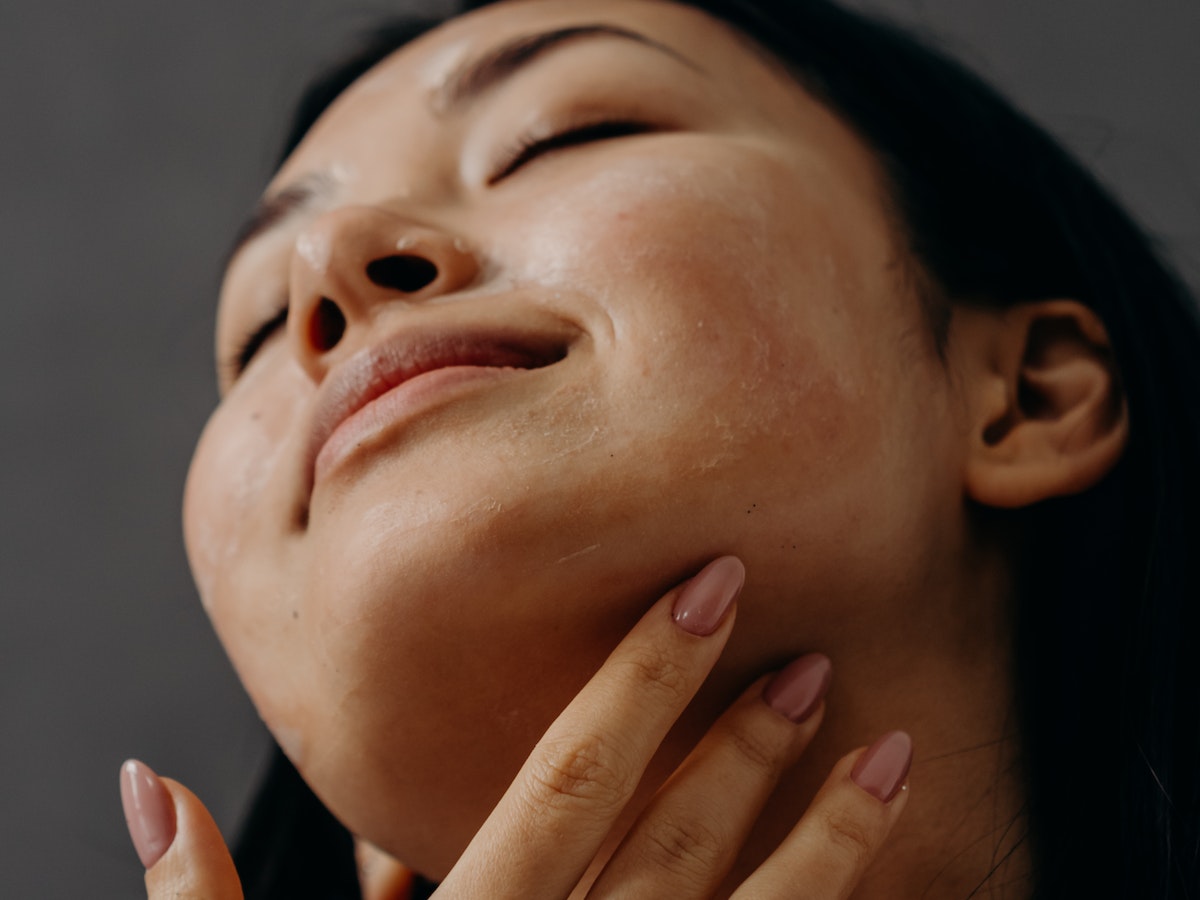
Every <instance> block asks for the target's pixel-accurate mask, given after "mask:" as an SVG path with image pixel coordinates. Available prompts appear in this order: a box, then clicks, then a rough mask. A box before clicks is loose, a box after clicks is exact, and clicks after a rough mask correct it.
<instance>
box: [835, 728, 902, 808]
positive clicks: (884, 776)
mask: <svg viewBox="0 0 1200 900" xmlns="http://www.w3.org/2000/svg"><path fill="white" fill-rule="evenodd" d="M910 765H912V738H910V737H909V736H908V735H907V734H905V733H904V732H903V731H892V732H889V733H888V734H885V735H884V736H883V737H881V738H880V739H879V740H877V741H876V742H875V743H874V744H872V745H871V746H870V747H868V748H867V750H866V752H865V753H863V755H862V756H860V757H859V759H858V762H857V763H855V765H854V771H853V772H851V773H850V779H851V780H852V781H853V782H854V783H855V784H857V785H858V786H859V787H860V788H862V789H863V790H864V791H866V792H867V793H868V794H870V795H871V796H872V797H874V798H875V799H877V800H881V801H883V802H884V803H890V802H891V800H892V798H893V797H895V796H896V794H897V793H898V792H899V790H900V787H901V785H903V784H904V779H905V778H907V777H908V767H909V766H910Z"/></svg>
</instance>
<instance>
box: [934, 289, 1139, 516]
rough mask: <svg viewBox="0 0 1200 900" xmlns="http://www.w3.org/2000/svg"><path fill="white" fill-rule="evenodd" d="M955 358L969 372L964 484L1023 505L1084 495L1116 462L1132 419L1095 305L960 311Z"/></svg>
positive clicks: (995, 502) (979, 497)
mask: <svg viewBox="0 0 1200 900" xmlns="http://www.w3.org/2000/svg"><path fill="white" fill-rule="evenodd" d="M955 319H956V321H955V322H954V323H953V324H952V326H951V328H952V330H951V342H952V348H951V353H952V360H956V361H957V362H958V363H959V364H960V371H961V372H962V373H963V374H964V375H965V376H966V381H965V383H964V385H963V387H964V390H965V391H966V392H967V394H968V400H969V402H968V414H969V416H970V422H969V425H970V429H971V431H970V434H969V441H970V445H969V447H968V448H967V449H968V452H967V458H966V470H965V473H964V475H965V478H964V482H965V490H966V493H967V495H968V496H970V497H971V498H972V499H973V500H976V501H977V502H979V503H982V504H985V505H987V506H994V507H1004V508H1010V509H1011V508H1016V507H1021V506H1028V505H1030V504H1032V503H1037V502H1038V501H1040V500H1045V499H1047V498H1049V497H1057V496H1062V495H1065V494H1075V493H1078V492H1080V491H1084V490H1086V489H1087V488H1089V487H1091V486H1092V485H1094V484H1095V483H1096V482H1098V481H1099V480H1100V479H1101V478H1103V477H1104V475H1105V474H1106V473H1107V472H1108V471H1109V470H1110V469H1111V468H1112V467H1113V466H1114V465H1115V464H1116V462H1117V460H1118V459H1119V458H1120V457H1121V453H1122V452H1123V451H1124V449H1125V444H1126V441H1127V439H1128V436H1129V415H1128V411H1127V409H1126V405H1125V397H1124V393H1123V391H1122V390H1121V385H1120V379H1119V378H1118V375H1117V371H1116V366H1115V363H1114V361H1113V357H1112V350H1111V346H1110V344H1109V340H1108V334H1107V332H1106V331H1105V330H1104V325H1103V324H1102V323H1101V322H1100V319H1099V318H1098V317H1097V316H1096V314H1095V313H1093V312H1092V311H1091V310H1090V309H1088V308H1087V307H1086V306H1084V305H1083V304H1081V303H1077V302H1075V301H1073V300H1047V301H1042V302H1037V303H1027V304H1021V305H1019V306H1016V307H1013V308H1010V309H1007V310H1003V311H988V310H979V309H970V308H962V307H960V308H958V309H956V310H955Z"/></svg>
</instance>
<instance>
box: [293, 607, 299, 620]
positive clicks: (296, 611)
mask: <svg viewBox="0 0 1200 900" xmlns="http://www.w3.org/2000/svg"><path fill="white" fill-rule="evenodd" d="M292 618H293V619H298V618H300V610H298V609H293V610H292Z"/></svg>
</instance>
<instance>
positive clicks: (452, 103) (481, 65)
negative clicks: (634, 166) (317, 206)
mask: <svg viewBox="0 0 1200 900" xmlns="http://www.w3.org/2000/svg"><path fill="white" fill-rule="evenodd" d="M598 37H615V38H620V39H622V40H628V41H634V42H636V43H638V44H642V45H643V46H646V47H653V48H654V49H656V50H659V51H660V52H662V53H665V54H666V55H667V56H670V57H671V58H673V59H675V60H677V61H679V62H681V63H683V64H684V65H685V66H687V67H688V68H689V69H692V70H694V71H696V72H701V73H702V72H703V71H704V70H703V69H701V68H700V66H698V65H696V64H695V63H694V62H692V61H691V60H690V59H688V58H687V57H686V56H684V55H682V54H681V53H679V52H678V51H676V50H673V49H672V48H670V47H668V46H667V45H666V44H662V43H659V42H658V41H656V40H654V39H653V38H649V37H646V36H645V35H644V34H639V33H638V32H636V31H630V30H629V29H627V28H621V27H619V26H617V25H605V24H594V25H571V26H568V27H565V28H556V29H554V30H552V31H541V32H536V33H534V34H524V35H520V36H518V37H515V38H512V39H511V40H508V41H505V42H504V43H502V44H500V45H499V46H497V47H493V48H492V49H491V50H489V51H487V52H486V53H484V54H483V55H482V56H480V57H478V58H476V59H473V60H469V61H468V62H466V63H465V64H463V65H462V66H461V67H459V68H458V69H457V70H455V71H454V72H452V73H451V75H450V76H449V77H448V78H447V79H446V81H445V82H444V85H443V86H442V87H441V88H439V90H438V92H437V94H436V95H435V97H434V99H433V100H432V106H433V108H434V110H435V111H436V112H437V113H438V114H446V113H449V112H453V111H456V110H458V109H460V108H462V107H463V106H466V105H468V104H470V103H471V102H473V101H474V100H477V99H478V98H479V97H480V96H482V95H483V94H485V93H486V92H487V91H488V90H489V89H491V88H493V87H495V86H496V85H497V84H499V83H500V82H502V81H504V80H505V79H507V78H511V77H512V76H513V75H514V74H515V73H516V72H517V71H519V70H520V69H522V68H524V67H525V66H527V65H529V64H530V63H531V62H533V61H534V60H535V59H537V58H538V57H539V56H542V55H544V54H545V53H547V52H549V51H550V50H552V49H554V48H556V47H560V46H562V45H563V44H566V43H569V42H571V41H576V40H580V39H583V38H598ZM329 181H330V179H329V178H328V177H327V176H324V175H320V174H317V175H310V176H308V177H306V178H303V179H301V180H300V181H299V182H297V183H296V184H294V185H291V186H289V187H287V188H284V189H283V190H282V191H280V192H279V193H277V194H273V195H272V196H270V197H264V198H263V199H262V200H261V201H260V202H259V204H258V205H257V206H256V207H255V208H254V211H253V212H252V213H251V214H250V216H249V218H247V219H246V221H245V222H244V223H243V224H242V226H241V228H239V229H238V231H237V235H236V237H235V238H234V240H233V244H232V246H231V247H230V249H229V252H228V253H227V254H226V255H225V266H224V268H228V267H229V264H230V263H231V262H233V260H234V258H235V257H236V256H237V255H238V254H239V253H240V252H241V251H242V249H243V248H244V247H245V246H246V245H247V244H249V243H250V242H251V241H253V240H254V239H255V238H257V237H259V236H261V235H262V234H264V233H266V232H268V231H271V230H272V229H274V228H277V227H279V226H280V225H282V224H283V223H284V222H286V221H287V220H288V219H290V218H292V217H293V216H294V215H296V214H297V213H299V212H300V211H302V210H303V209H305V208H306V207H308V206H309V205H310V204H312V202H313V201H314V200H315V199H317V198H318V197H320V196H321V195H323V194H324V193H326V192H327V191H328V189H329V187H330V183H329Z"/></svg>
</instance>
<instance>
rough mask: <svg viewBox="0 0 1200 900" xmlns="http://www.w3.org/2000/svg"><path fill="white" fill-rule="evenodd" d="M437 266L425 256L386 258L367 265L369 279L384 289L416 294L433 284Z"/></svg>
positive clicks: (436, 274)
mask: <svg viewBox="0 0 1200 900" xmlns="http://www.w3.org/2000/svg"><path fill="white" fill-rule="evenodd" d="M437 276H438V270H437V266H435V265H434V264H433V263H432V262H430V261H429V260H427V259H425V257H423V256H405V255H399V254H398V255H395V256H384V257H382V258H381V259H376V260H373V261H371V262H369V263H367V277H368V278H370V279H371V281H372V282H374V283H375V284H377V285H379V286H380V287H384V288H392V289H393V290H397V291H400V292H402V293H405V294H414V293H416V292H417V291H419V290H421V289H422V288H426V287H429V285H431V284H433V281H434V279H436V278H437Z"/></svg>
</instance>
